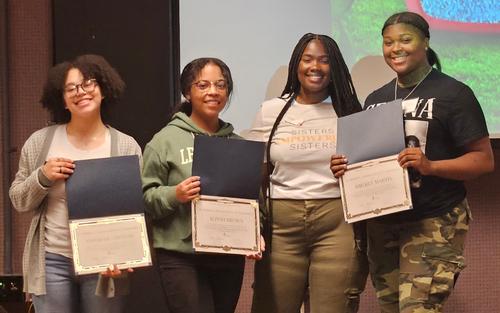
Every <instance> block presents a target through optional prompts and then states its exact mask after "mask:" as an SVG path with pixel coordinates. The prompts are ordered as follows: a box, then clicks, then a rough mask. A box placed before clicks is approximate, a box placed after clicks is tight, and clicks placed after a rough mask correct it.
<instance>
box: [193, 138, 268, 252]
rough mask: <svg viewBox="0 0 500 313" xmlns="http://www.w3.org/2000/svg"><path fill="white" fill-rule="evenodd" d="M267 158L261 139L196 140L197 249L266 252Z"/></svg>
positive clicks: (194, 165)
mask: <svg viewBox="0 0 500 313" xmlns="http://www.w3.org/2000/svg"><path fill="white" fill-rule="evenodd" d="M263 156H264V144H263V143H261V142H254V141H248V140H237V139H227V138H217V137H207V136H197V137H196V138H195V143H194V158H193V175H196V176H200V181H201V197H200V198H199V199H196V200H194V201H192V202H191V212H192V234H193V248H194V249H195V251H197V252H212V253H230V254H243V255H249V254H253V253H258V252H260V221H259V206H258V202H257V199H258V197H259V188H260V181H261V178H260V170H261V164H262V159H263Z"/></svg>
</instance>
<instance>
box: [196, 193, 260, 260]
mask: <svg viewBox="0 0 500 313" xmlns="http://www.w3.org/2000/svg"><path fill="white" fill-rule="evenodd" d="M191 210H192V211H191V213H192V232H193V248H194V249H195V251H196V252H212V253H227V254H242V255H246V254H252V253H258V252H259V251H260V224H259V205H258V203H257V201H256V200H249V199H239V198H228V197H218V196H205V195H202V196H201V197H200V198H198V199H196V200H194V201H192V202H191Z"/></svg>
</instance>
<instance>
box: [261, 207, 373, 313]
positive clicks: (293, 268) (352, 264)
mask: <svg viewBox="0 0 500 313" xmlns="http://www.w3.org/2000/svg"><path fill="white" fill-rule="evenodd" d="M272 227H273V238H272V250H271V253H270V254H266V255H265V256H264V258H263V259H262V260H261V261H258V262H256V266H255V284H254V298H253V303H252V312H254V313H271V312H272V313H296V312H299V310H300V306H301V304H302V302H303V299H304V295H305V293H306V290H307V288H308V287H309V296H310V298H309V299H310V309H311V313H323V312H328V313H331V312H335V313H343V312H357V310H358V305H359V295H360V294H361V292H362V291H363V289H364V287H365V283H366V277H367V274H368V269H367V264H366V262H364V263H363V261H364V260H365V258H363V257H362V256H361V254H360V253H358V251H357V249H356V248H355V242H354V235H353V230H352V226H351V225H349V224H347V223H346V222H344V216H343V211H342V204H341V201H340V199H324V200H273V225H272Z"/></svg>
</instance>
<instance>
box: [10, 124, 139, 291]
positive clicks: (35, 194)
mask: <svg viewBox="0 0 500 313" xmlns="http://www.w3.org/2000/svg"><path fill="white" fill-rule="evenodd" d="M57 126H58V125H53V126H49V127H45V128H42V129H40V130H37V131H36V132H34V133H33V134H32V135H31V136H30V137H29V138H28V140H26V142H25V143H24V146H23V148H22V150H21V157H20V159H19V170H18V171H17V174H16V177H15V179H14V181H13V182H12V185H11V186H10V190H9V196H10V199H11V201H12V204H13V206H14V208H15V209H16V210H17V211H19V212H33V219H32V220H31V225H30V228H29V231H28V235H27V238H26V243H25V246H24V252H23V279H24V284H23V285H24V287H23V290H24V291H25V292H28V293H30V294H35V295H43V294H45V293H46V290H45V212H46V209H47V197H46V196H47V194H48V192H49V191H48V188H44V187H43V186H42V185H41V184H40V182H39V180H38V171H40V168H41V166H42V165H43V163H44V161H45V159H46V157H47V153H48V151H49V147H50V144H51V142H52V139H53V137H54V132H55V130H56V128H57ZM109 131H110V135H111V156H121V155H133V154H136V155H138V156H139V157H140V158H141V148H140V147H139V145H138V144H137V142H136V141H135V140H134V138H132V137H130V136H128V135H126V134H124V133H122V132H119V131H118V130H116V129H114V128H112V127H109ZM126 281H127V280H126V279H110V278H106V277H102V276H100V277H99V283H98V285H97V290H96V294H99V295H104V296H107V297H113V296H114V295H115V294H116V295H118V294H125V293H127V292H128V290H127V289H128V288H127V287H128V286H127V283H126Z"/></svg>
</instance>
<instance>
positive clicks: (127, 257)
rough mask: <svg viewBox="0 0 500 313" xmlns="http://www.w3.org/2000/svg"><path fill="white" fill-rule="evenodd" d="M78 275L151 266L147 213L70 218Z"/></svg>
mask: <svg viewBox="0 0 500 313" xmlns="http://www.w3.org/2000/svg"><path fill="white" fill-rule="evenodd" d="M69 228H70V235H71V245H72V248H73V263H74V265H75V273H76V274H77V275H82V274H93V273H100V272H103V271H106V269H107V268H108V267H109V266H110V265H111V264H115V265H117V266H118V268H119V269H126V268H134V267H143V266H149V265H151V253H150V250H149V245H148V235H147V231H146V223H145V220H144V214H128V215H118V216H111V217H98V218H88V219H76V220H70V224H69Z"/></svg>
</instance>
